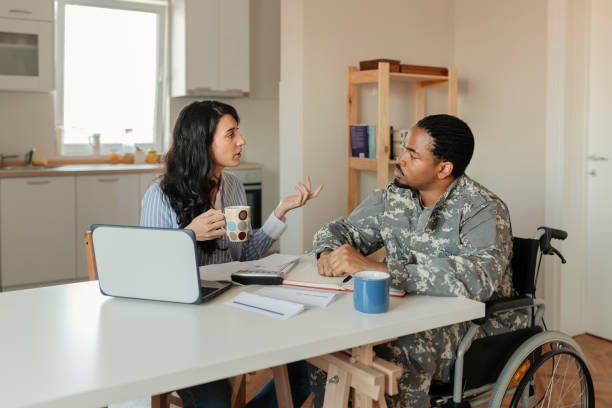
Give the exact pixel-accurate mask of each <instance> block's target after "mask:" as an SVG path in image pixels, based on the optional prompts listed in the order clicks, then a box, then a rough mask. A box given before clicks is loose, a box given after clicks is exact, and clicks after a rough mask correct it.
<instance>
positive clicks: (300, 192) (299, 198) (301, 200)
mask: <svg viewBox="0 0 612 408" xmlns="http://www.w3.org/2000/svg"><path fill="white" fill-rule="evenodd" d="M321 190H323V184H321V185H320V186H319V187H317V188H316V189H315V190H314V191H312V182H311V180H310V176H308V183H307V184H304V183H302V182H301V181H300V182H298V183H297V184H296V185H295V191H296V192H297V194H295V195H290V196H287V197H285V198H283V199H282V200H281V202H280V203H278V205H277V206H276V209H275V210H274V215H275V216H276V218H278V219H279V220H284V219H285V214H287V212H289V211H290V210H293V209H294V208H299V207H301V206H303V205H304V204H306V202H307V201H308V200H310V199H313V198H316V197H317V196H318V195H319V193H320V192H321Z"/></svg>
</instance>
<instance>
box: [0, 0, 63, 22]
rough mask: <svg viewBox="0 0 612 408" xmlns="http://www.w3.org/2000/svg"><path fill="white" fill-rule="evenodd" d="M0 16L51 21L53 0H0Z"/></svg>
mask: <svg viewBox="0 0 612 408" xmlns="http://www.w3.org/2000/svg"><path fill="white" fill-rule="evenodd" d="M0 17H7V18H18V19H21V20H41V21H53V0H0Z"/></svg>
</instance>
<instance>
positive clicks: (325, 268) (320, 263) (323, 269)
mask: <svg viewBox="0 0 612 408" xmlns="http://www.w3.org/2000/svg"><path fill="white" fill-rule="evenodd" d="M331 253H332V250H331V249H326V250H325V251H323V252H321V254H320V255H319V259H318V260H317V269H318V271H319V275H322V276H334V274H333V272H332V269H331V265H330V264H329V257H330V256H331V255H330V254H331Z"/></svg>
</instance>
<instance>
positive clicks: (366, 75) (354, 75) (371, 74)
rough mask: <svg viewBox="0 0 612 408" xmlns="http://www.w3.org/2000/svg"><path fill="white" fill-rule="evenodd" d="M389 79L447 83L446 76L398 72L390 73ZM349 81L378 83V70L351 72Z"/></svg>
mask: <svg viewBox="0 0 612 408" xmlns="http://www.w3.org/2000/svg"><path fill="white" fill-rule="evenodd" d="M389 78H390V79H392V80H397V81H403V82H421V81H423V82H426V83H428V82H430V81H431V82H436V84H437V83H439V84H440V85H441V84H445V83H447V82H448V75H425V74H403V73H400V72H390V73H389ZM349 81H350V82H352V83H354V84H374V83H377V82H378V70H377V69H371V70H367V71H352V72H351V73H350V78H349Z"/></svg>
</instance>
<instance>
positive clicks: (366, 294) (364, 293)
mask: <svg viewBox="0 0 612 408" xmlns="http://www.w3.org/2000/svg"><path fill="white" fill-rule="evenodd" d="M390 282H391V276H390V275H389V274H388V273H387V272H380V271H361V272H357V273H356V274H354V275H353V305H354V307H355V309H357V310H358V311H360V312H362V313H384V312H386V311H387V310H389V285H390Z"/></svg>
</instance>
